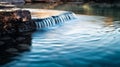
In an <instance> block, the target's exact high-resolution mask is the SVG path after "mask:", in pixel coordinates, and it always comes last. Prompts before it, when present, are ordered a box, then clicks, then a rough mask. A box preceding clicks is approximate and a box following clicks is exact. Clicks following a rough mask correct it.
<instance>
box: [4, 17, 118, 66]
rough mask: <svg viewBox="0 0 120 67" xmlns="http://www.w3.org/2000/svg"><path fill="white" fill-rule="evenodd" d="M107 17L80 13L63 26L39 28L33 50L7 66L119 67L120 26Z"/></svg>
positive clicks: (33, 42) (15, 58)
mask: <svg viewBox="0 0 120 67" xmlns="http://www.w3.org/2000/svg"><path fill="white" fill-rule="evenodd" d="M105 19H106V17H101V16H86V15H78V19H76V20H73V21H68V22H66V23H64V24H63V25H57V26H56V27H54V28H49V29H42V30H38V31H36V32H34V33H33V34H32V40H31V42H32V46H31V50H30V51H28V52H25V53H22V54H20V56H16V57H13V59H14V61H12V62H10V63H8V64H6V65H4V67H119V66H120V29H119V28H117V29H116V28H115V27H114V25H115V24H112V25H107V23H106V22H105ZM118 22H119V21H118Z"/></svg>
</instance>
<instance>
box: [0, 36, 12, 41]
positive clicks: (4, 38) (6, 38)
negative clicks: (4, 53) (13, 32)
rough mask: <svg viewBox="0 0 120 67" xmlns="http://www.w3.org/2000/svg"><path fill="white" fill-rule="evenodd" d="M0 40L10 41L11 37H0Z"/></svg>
mask: <svg viewBox="0 0 120 67" xmlns="http://www.w3.org/2000/svg"><path fill="white" fill-rule="evenodd" d="M0 40H3V41H4V40H11V37H9V36H5V37H2V38H0Z"/></svg>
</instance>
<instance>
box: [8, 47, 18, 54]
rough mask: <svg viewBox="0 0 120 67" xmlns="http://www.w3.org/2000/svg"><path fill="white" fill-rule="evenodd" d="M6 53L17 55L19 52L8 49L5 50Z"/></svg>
mask: <svg viewBox="0 0 120 67" xmlns="http://www.w3.org/2000/svg"><path fill="white" fill-rule="evenodd" d="M6 52H8V53H10V54H19V52H18V50H17V49H16V48H9V49H7V50H6Z"/></svg>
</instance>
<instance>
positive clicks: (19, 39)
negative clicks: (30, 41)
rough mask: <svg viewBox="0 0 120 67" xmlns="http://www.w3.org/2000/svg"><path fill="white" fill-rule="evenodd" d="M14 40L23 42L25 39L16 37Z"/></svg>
mask: <svg viewBox="0 0 120 67" xmlns="http://www.w3.org/2000/svg"><path fill="white" fill-rule="evenodd" d="M16 40H17V41H23V40H25V37H18V38H17V39H16Z"/></svg>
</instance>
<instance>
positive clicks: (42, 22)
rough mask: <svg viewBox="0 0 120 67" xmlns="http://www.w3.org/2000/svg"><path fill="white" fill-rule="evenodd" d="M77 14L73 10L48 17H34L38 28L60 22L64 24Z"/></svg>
mask: <svg viewBox="0 0 120 67" xmlns="http://www.w3.org/2000/svg"><path fill="white" fill-rule="evenodd" d="M75 18H76V16H75V14H74V13H73V12H65V13H63V14H60V15H57V16H51V17H47V18H34V19H33V20H34V21H35V24H36V29H37V30H38V29H42V28H49V27H53V26H55V25H58V24H63V23H65V22H67V21H70V20H73V19H75Z"/></svg>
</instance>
